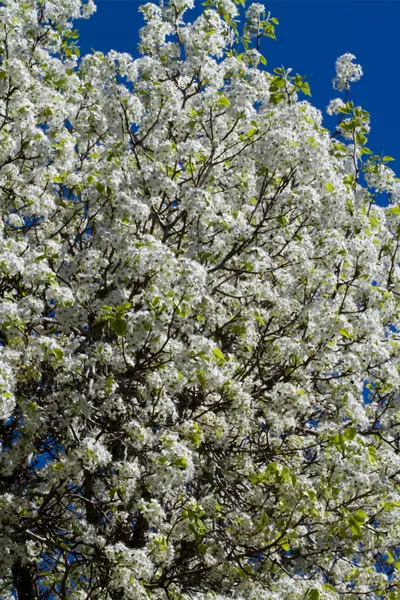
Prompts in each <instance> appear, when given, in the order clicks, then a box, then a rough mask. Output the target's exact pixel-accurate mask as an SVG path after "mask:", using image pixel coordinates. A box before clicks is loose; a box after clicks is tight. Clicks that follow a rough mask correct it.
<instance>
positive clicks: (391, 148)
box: [77, 0, 400, 176]
mask: <svg viewBox="0 0 400 600" xmlns="http://www.w3.org/2000/svg"><path fill="white" fill-rule="evenodd" d="M95 1H96V0H95ZM142 3H144V2H141V1H140V0H97V13H96V14H95V15H93V17H91V18H90V19H89V20H88V21H78V22H77V27H78V28H79V30H80V32H81V38H80V46H81V51H82V53H86V52H89V51H90V48H94V49H96V50H101V51H102V52H107V51H108V50H110V49H115V50H118V51H121V52H129V53H130V54H132V55H133V56H137V43H138V29H139V28H140V27H141V26H142V19H141V15H139V13H138V7H139V6H140V4H142ZM264 4H265V5H266V8H267V10H269V11H271V14H272V16H275V17H277V18H278V19H279V22H280V25H279V27H277V31H276V33H277V37H278V41H277V42H275V41H273V40H265V42H264V45H263V48H262V51H263V53H264V55H265V57H266V58H267V61H268V65H267V68H268V69H270V70H272V69H274V68H275V67H278V66H281V65H283V66H285V67H286V68H288V67H292V68H293V70H294V71H296V72H298V73H300V74H301V75H303V76H308V81H309V83H310V86H311V93H312V98H311V100H310V101H311V102H312V103H313V104H314V105H315V106H317V107H318V108H320V109H321V110H325V107H326V106H327V104H328V102H329V100H330V99H331V98H333V97H335V96H336V95H338V94H337V93H336V92H335V91H334V90H333V89H332V78H333V77H334V74H335V70H334V67H335V61H336V58H337V57H338V56H339V55H341V54H344V53H345V52H351V53H352V54H355V56H356V57H357V62H359V63H361V65H362V67H363V70H364V76H363V78H362V79H361V81H359V82H357V83H355V84H353V86H352V90H351V99H352V100H354V102H355V103H356V104H358V105H361V106H362V107H363V108H365V110H367V111H368V112H370V114H371V134H370V139H369V143H368V146H369V147H370V148H371V149H372V150H373V151H374V152H376V153H378V154H379V153H381V152H382V153H384V154H388V155H390V156H393V157H394V158H395V159H396V162H392V163H391V164H390V166H391V167H392V168H393V169H394V170H395V171H396V172H397V174H398V176H400V102H399V96H398V94H399V91H400V44H399V41H400V34H399V24H400V0H269V1H266V2H264ZM196 5H197V9H195V10H193V11H190V12H188V13H187V15H188V18H189V19H190V20H193V19H194V18H195V16H196V14H197V13H198V9H199V8H200V7H201V2H198V1H197V2H196ZM335 123H336V118H330V117H327V116H325V126H326V127H329V128H330V129H332V128H333V127H334V124H335Z"/></svg>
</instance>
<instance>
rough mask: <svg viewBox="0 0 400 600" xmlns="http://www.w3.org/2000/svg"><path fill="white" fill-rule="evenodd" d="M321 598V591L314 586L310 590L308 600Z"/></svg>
mask: <svg viewBox="0 0 400 600" xmlns="http://www.w3.org/2000/svg"><path fill="white" fill-rule="evenodd" d="M319 598H320V593H319V591H318V590H317V588H313V589H312V590H309V591H308V594H307V600H319Z"/></svg>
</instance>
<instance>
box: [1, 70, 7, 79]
mask: <svg viewBox="0 0 400 600" xmlns="http://www.w3.org/2000/svg"><path fill="white" fill-rule="evenodd" d="M5 77H7V71H0V79H4V78H5Z"/></svg>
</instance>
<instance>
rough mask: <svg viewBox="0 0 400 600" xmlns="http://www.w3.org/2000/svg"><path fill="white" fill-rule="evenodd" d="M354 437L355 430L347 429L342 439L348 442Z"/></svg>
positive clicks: (352, 428)
mask: <svg viewBox="0 0 400 600" xmlns="http://www.w3.org/2000/svg"><path fill="white" fill-rule="evenodd" d="M356 435H357V429H356V428H355V427H349V428H348V429H346V431H345V432H344V437H345V438H346V440H349V441H351V440H354V438H355V437H356Z"/></svg>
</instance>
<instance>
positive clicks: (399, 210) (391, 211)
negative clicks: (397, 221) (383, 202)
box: [387, 204, 400, 215]
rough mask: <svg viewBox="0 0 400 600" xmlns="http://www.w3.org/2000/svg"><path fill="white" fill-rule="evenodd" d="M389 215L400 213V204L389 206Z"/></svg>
mask: <svg viewBox="0 0 400 600" xmlns="http://www.w3.org/2000/svg"><path fill="white" fill-rule="evenodd" d="M387 214H388V215H400V204H398V205H397V206H393V208H389V210H388V211H387Z"/></svg>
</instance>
